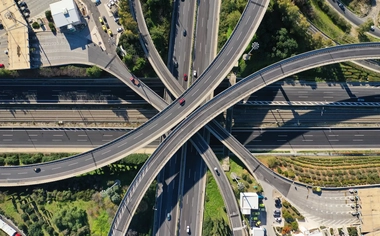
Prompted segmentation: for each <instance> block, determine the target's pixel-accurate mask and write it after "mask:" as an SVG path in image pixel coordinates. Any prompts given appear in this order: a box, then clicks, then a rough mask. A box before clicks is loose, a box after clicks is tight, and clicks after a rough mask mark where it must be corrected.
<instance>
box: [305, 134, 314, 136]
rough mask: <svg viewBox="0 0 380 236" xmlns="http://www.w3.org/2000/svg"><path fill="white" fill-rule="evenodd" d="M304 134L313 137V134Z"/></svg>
mask: <svg viewBox="0 0 380 236" xmlns="http://www.w3.org/2000/svg"><path fill="white" fill-rule="evenodd" d="M304 136H305V137H313V135H312V134H305V135H304Z"/></svg>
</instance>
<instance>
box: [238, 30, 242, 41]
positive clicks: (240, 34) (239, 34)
mask: <svg viewBox="0 0 380 236" xmlns="http://www.w3.org/2000/svg"><path fill="white" fill-rule="evenodd" d="M242 33H243V31H242V32H240V34H239V36H238V38H237V40H239V39H240V36H241V34H242Z"/></svg>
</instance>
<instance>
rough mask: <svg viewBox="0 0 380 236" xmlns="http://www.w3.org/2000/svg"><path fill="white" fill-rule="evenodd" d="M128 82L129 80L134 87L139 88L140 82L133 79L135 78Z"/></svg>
mask: <svg viewBox="0 0 380 236" xmlns="http://www.w3.org/2000/svg"><path fill="white" fill-rule="evenodd" d="M129 79H130V80H131V82H132V83H133V84H134V85H136V86H139V85H140V82H139V81H138V80H137V79H135V78H133V77H131V78H129Z"/></svg>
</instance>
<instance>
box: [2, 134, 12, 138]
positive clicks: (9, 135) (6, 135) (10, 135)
mask: <svg viewBox="0 0 380 236" xmlns="http://www.w3.org/2000/svg"><path fill="white" fill-rule="evenodd" d="M12 136H13V134H3V137H12Z"/></svg>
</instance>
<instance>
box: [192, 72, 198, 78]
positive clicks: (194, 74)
mask: <svg viewBox="0 0 380 236" xmlns="http://www.w3.org/2000/svg"><path fill="white" fill-rule="evenodd" d="M193 76H194V77H195V78H196V77H197V71H196V70H194V71H193Z"/></svg>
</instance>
